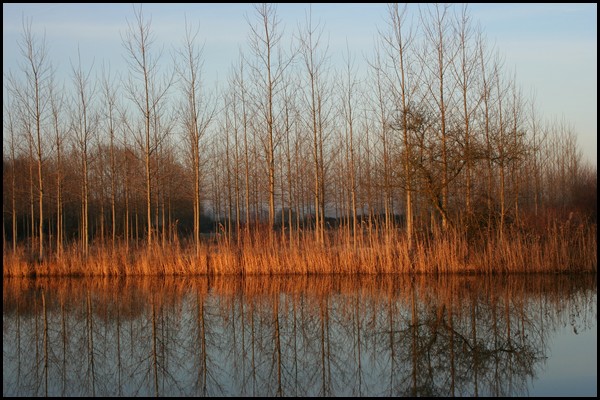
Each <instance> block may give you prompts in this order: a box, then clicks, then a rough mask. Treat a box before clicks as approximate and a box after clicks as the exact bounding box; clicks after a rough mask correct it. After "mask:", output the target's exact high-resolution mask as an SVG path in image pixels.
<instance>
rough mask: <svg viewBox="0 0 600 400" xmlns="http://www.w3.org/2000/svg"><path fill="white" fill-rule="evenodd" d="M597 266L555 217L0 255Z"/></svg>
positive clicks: (263, 270) (158, 265)
mask: <svg viewBox="0 0 600 400" xmlns="http://www.w3.org/2000/svg"><path fill="white" fill-rule="evenodd" d="M537 272H552V273H570V272H593V273H595V272H597V228H596V225H595V224H592V225H581V224H580V225H578V226H571V225H569V224H568V223H563V224H559V223H554V224H552V225H550V226H549V227H547V228H546V229H545V230H544V231H542V232H539V231H535V230H526V229H517V228H509V229H506V230H505V232H504V233H503V235H500V234H499V233H498V232H496V233H492V234H490V233H488V232H486V233H485V234H484V233H480V234H479V235H476V236H472V235H471V236H469V235H467V234H466V232H463V231H461V230H459V229H454V230H450V231H448V232H443V233H442V232H433V233H421V234H418V235H417V237H416V238H415V240H414V242H413V244H412V247H411V246H409V243H408V241H407V240H406V237H405V236H404V235H403V234H402V232H399V231H391V232H385V231H383V232H382V231H379V232H375V233H373V232H361V236H359V240H357V243H352V242H351V241H350V239H349V235H348V233H347V231H346V230H344V229H340V230H337V231H335V230H334V231H330V232H328V235H327V238H326V240H325V243H317V242H316V241H315V240H314V238H313V235H310V234H307V235H298V236H297V237H295V238H293V240H290V237H289V236H287V237H286V236H284V235H280V234H273V235H270V234H265V233H264V232H263V233H262V234H261V232H255V233H254V234H253V235H252V236H251V237H248V238H245V239H241V240H239V241H237V240H225V239H218V240H216V241H215V240H210V241H206V242H204V243H203V244H202V246H201V247H200V249H199V251H196V248H195V246H193V245H191V244H185V243H184V244H179V243H174V244H170V245H166V246H160V245H159V244H155V245H153V246H149V247H141V248H126V247H125V246H118V247H115V248H112V247H101V246H92V247H91V249H90V251H89V253H88V254H87V255H84V254H82V253H81V251H79V248H78V247H76V246H71V247H67V248H65V249H64V252H63V254H62V256H61V257H60V258H57V257H56V255H54V254H51V255H49V256H47V257H46V258H44V259H43V260H41V261H40V260H37V259H36V258H34V257H30V256H28V254H27V252H26V250H25V249H24V248H18V250H17V251H16V252H15V253H13V252H12V251H10V250H6V249H5V251H4V254H3V275H4V276H5V277H23V276H105V277H110V276H154V275H156V276H165V275H176V276H177V275H180V276H188V275H244V276H245V275H285V274H291V275H313V274H338V275H339V274H351V275H356V274H368V275H378V274H398V273H400V274H404V273H410V274H415V273H416V274H456V273H459V274H462V273H469V274H488V275H492V274H507V273H537Z"/></svg>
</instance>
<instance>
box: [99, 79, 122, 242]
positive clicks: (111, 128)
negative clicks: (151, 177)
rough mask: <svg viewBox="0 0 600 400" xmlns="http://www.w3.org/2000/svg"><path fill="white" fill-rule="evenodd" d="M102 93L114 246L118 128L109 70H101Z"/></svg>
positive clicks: (115, 100)
mask: <svg viewBox="0 0 600 400" xmlns="http://www.w3.org/2000/svg"><path fill="white" fill-rule="evenodd" d="M102 94H103V96H104V113H105V118H106V128H107V130H108V138H109V153H110V155H109V156H110V166H109V168H110V213H111V228H112V246H113V247H114V246H115V240H116V234H117V212H116V196H117V183H116V179H117V161H116V157H115V138H116V132H117V130H118V128H119V118H118V109H117V94H118V92H117V89H116V88H114V87H113V86H112V82H111V76H110V70H108V71H106V70H105V69H103V70H102Z"/></svg>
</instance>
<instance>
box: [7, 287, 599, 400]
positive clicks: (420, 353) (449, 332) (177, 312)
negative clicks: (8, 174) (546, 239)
mask: <svg viewBox="0 0 600 400" xmlns="http://www.w3.org/2000/svg"><path fill="white" fill-rule="evenodd" d="M3 283H4V290H3V395H4V396H45V395H49V396H154V395H159V396H277V395H283V396H414V395H418V396H547V395H549V396H596V394H597V283H596V276H595V275H593V276H587V275H586V276H565V275H558V276H557V275H552V276H525V275H519V276H511V277H492V278H490V277H488V278H482V277H474V276H457V277H438V278H434V277H425V276H417V277H412V278H411V277H408V276H378V277H371V276H362V277H275V278H273V277H252V278H245V279H240V278H211V279H208V278H206V277H196V278H183V277H179V278H161V279H158V278H153V279H150V278H127V279H120V280H118V279H37V280H25V279H10V280H9V279H4V282H3Z"/></svg>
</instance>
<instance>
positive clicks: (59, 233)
mask: <svg viewBox="0 0 600 400" xmlns="http://www.w3.org/2000/svg"><path fill="white" fill-rule="evenodd" d="M56 90H57V87H56V85H55V83H54V82H53V83H52V84H51V85H50V93H49V94H50V108H51V112H52V126H53V130H54V140H55V142H54V145H55V146H56V253H57V257H58V258H60V257H61V254H62V248H63V243H64V226H63V207H64V206H63V165H62V164H63V146H64V139H65V134H66V132H65V131H66V127H64V126H63V124H64V123H63V121H62V118H61V110H62V109H63V107H64V106H65V105H66V100H65V94H64V92H65V90H64V87H63V88H60V89H59V90H58V93H57V92H56Z"/></svg>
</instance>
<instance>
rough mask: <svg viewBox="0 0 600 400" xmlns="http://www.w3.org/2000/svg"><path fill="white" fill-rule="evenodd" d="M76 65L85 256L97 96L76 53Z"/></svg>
mask: <svg viewBox="0 0 600 400" xmlns="http://www.w3.org/2000/svg"><path fill="white" fill-rule="evenodd" d="M77 55H78V66H77V67H75V66H74V65H72V64H71V69H72V72H73V84H74V86H75V99H74V102H73V106H74V111H73V121H72V124H73V130H74V132H75V136H74V138H75V141H76V146H77V148H78V150H79V152H80V155H81V174H82V182H81V230H80V237H81V246H82V248H81V250H82V252H83V254H84V255H87V254H88V248H89V234H90V227H89V192H90V187H89V163H90V145H91V143H92V137H94V135H95V134H96V133H97V132H96V126H97V125H98V120H99V118H98V114H97V113H95V112H94V111H93V107H92V104H93V101H94V98H95V95H96V88H95V85H92V86H90V85H91V84H90V74H91V72H92V66H90V69H89V70H88V71H87V72H84V71H83V70H82V66H81V54H80V52H79V49H78V50H77Z"/></svg>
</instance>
